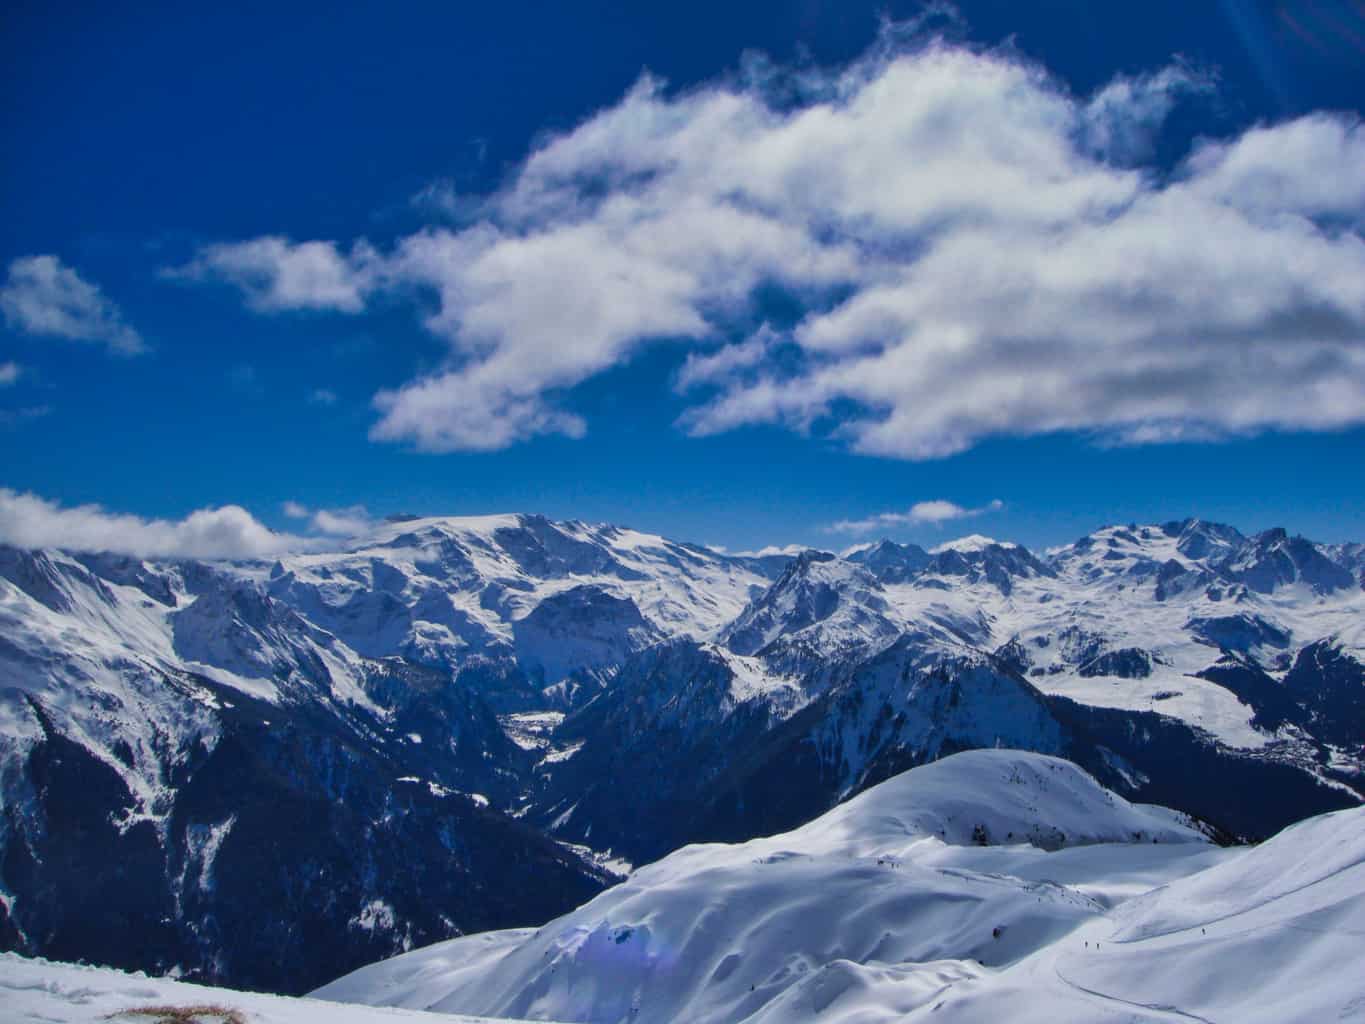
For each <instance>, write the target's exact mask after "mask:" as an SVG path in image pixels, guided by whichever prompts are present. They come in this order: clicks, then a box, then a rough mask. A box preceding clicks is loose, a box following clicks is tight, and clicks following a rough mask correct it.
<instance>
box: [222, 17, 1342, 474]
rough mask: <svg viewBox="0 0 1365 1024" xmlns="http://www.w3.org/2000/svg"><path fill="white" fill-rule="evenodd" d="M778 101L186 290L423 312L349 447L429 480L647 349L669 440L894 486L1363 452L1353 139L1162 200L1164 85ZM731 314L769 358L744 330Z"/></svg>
mask: <svg viewBox="0 0 1365 1024" xmlns="http://www.w3.org/2000/svg"><path fill="white" fill-rule="evenodd" d="M888 38H890V37H888ZM780 77H781V76H780V75H778V74H776V73H775V72H774V71H773V69H771V68H770V69H769V73H767V74H763V75H749V76H747V77H737V78H734V79H730V80H726V81H722V82H718V83H713V84H711V85H707V86H703V87H700V88H696V89H693V90H691V91H688V92H685V93H681V94H671V93H669V92H668V90H667V89H666V88H665V87H664V86H663V85H662V84H661V83H659V82H658V81H656V80H654V79H651V78H648V77H646V78H645V79H643V80H642V81H641V82H640V83H639V84H638V85H637V86H636V87H635V88H633V89H632V90H631V91H630V92H629V93H628V94H627V95H626V96H625V97H623V98H622V99H621V100H620V102H618V103H617V104H615V105H614V106H612V107H610V108H608V109H606V110H603V111H601V112H600V113H598V114H596V115H595V116H593V117H591V118H589V119H588V120H586V121H585V122H583V123H582V124H580V125H579V126H577V127H576V128H574V129H573V130H571V131H568V132H565V133H563V134H561V135H559V136H555V137H552V138H549V139H548V140H546V141H544V142H543V143H541V144H540V145H539V146H538V147H537V148H536V149H535V150H534V151H533V152H532V153H531V155H530V156H529V157H528V159H527V160H526V161H525V162H524V163H523V164H522V166H521V167H520V168H518V169H517V170H516V172H515V173H514V174H513V175H512V176H511V177H510V178H509V181H508V184H507V185H506V186H505V187H504V188H503V189H502V190H501V191H499V192H497V193H495V194H492V195H489V196H485V197H482V199H481V200H480V202H478V203H477V204H476V205H475V206H471V207H469V209H470V210H472V211H474V213H473V214H471V216H474V217H476V218H477V219H475V220H474V221H473V222H472V223H468V224H467V225H466V226H464V227H459V228H455V227H438V228H432V229H429V230H425V231H421V232H419V233H417V234H415V235H412V236H410V237H407V238H405V239H402V240H400V241H399V242H398V243H396V244H395V245H394V246H392V247H391V249H390V251H387V252H385V253H383V254H379V253H377V252H376V250H374V249H372V248H371V247H370V246H369V245H368V244H366V243H364V242H357V243H355V244H354V245H353V246H352V247H351V248H350V250H349V251H348V252H343V251H342V250H341V249H340V248H338V247H337V246H336V245H335V244H333V243H327V242H314V243H303V244H297V245H296V244H293V243H288V242H285V241H284V240H283V239H278V238H273V239H271V238H267V239H258V240H256V241H255V242H246V243H240V244H238V245H235V246H228V247H219V249H218V250H212V251H216V252H217V255H216V256H213V257H212V259H210V256H208V255H201V262H204V261H207V262H204V265H205V266H209V265H210V263H212V264H213V265H214V266H215V267H217V268H218V272H220V273H228V274H230V275H231V274H235V275H236V276H237V278H238V283H239V284H240V285H241V286H242V287H243V288H244V290H246V291H247V294H248V296H249V298H250V300H251V301H252V302H253V304H254V305H256V306H257V308H260V309H263V310H271V309H285V308H305V307H307V308H324V307H325V308H334V309H341V310H344V311H357V310H359V309H360V308H362V307H363V305H364V303H365V300H366V299H367V297H368V296H369V295H371V294H373V293H375V292H378V291H380V290H388V291H392V292H395V293H398V294H404V295H411V294H413V293H414V292H417V293H425V294H427V295H430V296H434V300H435V306H434V311H433V312H432V313H431V315H430V316H429V317H428V318H427V319H426V321H425V325H426V326H427V328H428V329H430V330H431V331H433V332H435V333H436V334H438V335H440V336H441V337H443V338H444V339H446V341H447V342H448V345H449V356H448V359H447V360H446V362H445V364H444V365H443V366H441V367H440V368H438V369H437V370H435V371H434V372H432V373H430V374H428V375H426V376H424V377H422V378H420V379H418V380H414V381H411V382H409V383H407V384H405V385H404V386H402V387H398V388H394V389H390V390H386V391H383V392H381V393H380V394H379V395H378V396H376V399H375V402H376V406H377V408H378V410H379V411H380V413H381V418H380V419H379V421H378V423H376V425H375V426H374V428H373V429H372V432H371V436H372V437H373V438H375V439H378V440H386V441H405V442H410V443H413V444H415V445H416V446H417V447H419V448H422V449H426V450H433V451H445V450H488V449H496V448H502V447H505V446H507V445H510V444H513V443H516V442H518V441H521V440H525V439H527V438H529V437H533V436H535V435H538V434H556V433H557V434H563V435H567V436H570V437H578V436H581V435H582V434H583V433H584V432H585V431H586V430H587V428H588V424H587V423H586V421H585V420H584V419H583V417H582V416H581V415H579V414H578V413H577V412H575V411H574V409H573V408H572V404H571V395H570V392H571V390H572V389H573V388H574V387H575V386H576V385H578V384H579V383H581V382H582V381H584V380H586V379H588V378H591V377H593V376H595V375H598V374H601V373H603V372H605V371H607V370H609V369H611V368H613V367H616V366H619V365H621V364H622V363H625V362H627V361H629V360H631V359H632V358H633V357H634V355H635V354H636V353H637V352H638V351H639V350H640V348H641V346H642V345H644V344H647V343H649V342H650V341H652V340H653V341H658V340H660V339H666V340H668V341H671V342H672V343H674V344H679V345H683V346H686V347H688V348H689V349H690V350H691V351H690V354H689V356H688V358H687V360H686V362H685V363H684V365H683V368H682V370H681V371H680V373H679V375H678V378H677V380H676V382H675V386H676V389H677V390H678V391H679V392H680V393H683V394H686V395H690V396H694V398H693V401H694V404H693V405H692V407H691V408H690V409H689V410H688V411H687V412H686V413H685V414H684V416H683V417H682V419H681V421H680V425H681V426H682V427H683V428H684V429H686V430H687V431H689V432H691V433H694V434H699V435H701V434H713V433H717V432H720V431H725V430H730V429H734V428H736V427H739V426H743V425H746V424H755V423H772V424H779V425H783V426H786V427H788V428H790V429H793V430H798V431H802V432H809V433H814V434H817V435H821V436H830V437H833V438H835V439H837V440H840V441H842V442H843V443H846V444H847V445H849V446H850V447H852V448H853V449H854V450H856V451H860V452H866V453H872V454H878V455H885V456H894V457H900V458H911V459H916V458H935V457H942V456H946V455H951V454H953V453H955V452H959V451H962V450H964V449H966V448H969V447H971V446H972V445H974V444H976V443H978V442H979V441H981V440H983V439H985V438H989V437H992V436H1001V435H1009V436H1021V435H1023V436H1028V435H1037V434H1045V433H1051V432H1056V431H1079V432H1083V433H1086V434H1089V435H1092V436H1095V437H1096V438H1098V439H1100V440H1102V441H1105V442H1117V443H1155V442H1161V441H1168V440H1172V439H1180V438H1185V439H1188V438H1192V437H1204V438H1219V437H1224V436H1227V435H1233V434H1241V433H1248V432H1255V431H1259V430H1263V429H1267V428H1284V429H1306V430H1325V429H1333V428H1337V427H1342V426H1346V425H1350V424H1356V423H1361V422H1365V239H1363V238H1362V235H1361V226H1362V225H1363V224H1365V177H1362V175H1361V173H1360V167H1361V166H1362V160H1365V135H1363V134H1362V129H1361V126H1360V124H1359V122H1358V121H1357V120H1356V119H1354V118H1352V117H1350V116H1347V115H1335V114H1317V115H1313V116H1310V117H1306V118H1301V119H1299V120H1296V121H1291V122H1288V123H1284V124H1278V125H1266V126H1261V127H1257V128H1254V129H1252V130H1249V131H1247V132H1245V133H1243V134H1241V135H1239V136H1236V137H1234V138H1230V139H1226V140H1221V141H1212V142H1205V143H1201V144H1200V145H1198V146H1197V147H1196V148H1195V150H1194V152H1192V153H1191V154H1190V156H1189V158H1188V159H1187V160H1185V161H1184V162H1183V163H1182V164H1181V165H1180V166H1179V167H1178V168H1177V170H1176V171H1175V173H1173V174H1169V173H1163V172H1162V171H1160V170H1159V169H1158V168H1155V167H1150V166H1145V165H1144V164H1143V163H1142V161H1143V159H1144V158H1145V155H1146V153H1147V152H1148V150H1149V148H1150V143H1151V141H1152V139H1153V138H1154V136H1155V133H1156V132H1158V131H1159V130H1160V126H1161V122H1162V119H1163V118H1165V117H1166V116H1167V115H1168V114H1169V112H1170V111H1171V109H1172V108H1173V106H1174V104H1175V103H1176V102H1178V101H1179V100H1180V99H1181V97H1183V96H1186V95H1189V94H1191V93H1197V92H1201V91H1207V90H1208V89H1210V88H1211V87H1212V82H1211V80H1210V79H1208V78H1207V77H1206V76H1201V75H1199V74H1197V73H1195V72H1193V71H1191V70H1190V69H1189V68H1187V67H1184V66H1180V65H1176V66H1172V67H1169V68H1165V69H1158V70H1156V71H1154V72H1152V73H1150V74H1147V75H1139V76H1134V77H1125V78H1120V79H1116V80H1115V81H1114V82H1111V83H1109V84H1108V85H1107V86H1105V87H1104V88H1101V89H1100V90H1098V91H1097V92H1096V93H1095V94H1094V95H1091V96H1088V97H1087V96H1076V95H1074V94H1073V93H1072V92H1070V91H1069V90H1068V89H1067V88H1065V87H1064V86H1063V85H1061V84H1060V83H1058V82H1057V81H1056V80H1054V79H1053V78H1051V77H1050V76H1049V75H1048V74H1047V72H1046V71H1045V70H1044V69H1041V68H1039V67H1037V66H1035V65H1032V64H1028V63H1026V62H1024V61H1023V60H1021V59H1020V58H1018V57H1017V56H1015V55H1012V54H1010V53H990V52H977V51H972V50H969V49H966V48H963V47H960V46H953V45H948V44H945V43H941V42H931V43H927V44H920V45H918V46H916V47H913V48H907V47H906V46H904V45H901V46H900V47H899V48H897V46H895V45H891V44H890V43H889V42H886V43H884V44H883V45H881V46H879V47H877V48H876V49H875V50H874V51H873V53H871V54H870V55H869V56H867V57H866V58H864V59H862V60H860V61H857V62H855V63H853V64H852V65H850V66H849V67H847V68H844V69H842V70H839V71H837V72H834V73H830V74H826V75H818V74H810V73H802V74H799V75H796V76H789V77H791V78H792V79H793V81H794V82H795V84H794V85H793V84H792V83H791V82H788V83H787V85H786V86H784V91H782V93H781V95H780V96H778V95H776V94H775V93H774V92H773V91H770V90H773V89H774V88H775V87H774V86H773V85H772V82H773V81H774V80H775V79H777V78H780ZM788 86H789V87H788ZM205 253H206V254H211V250H205ZM294 260H297V261H298V262H299V263H300V264H301V265H306V266H307V267H309V268H312V269H310V270H309V271H308V272H306V273H304V272H300V273H298V274H294V275H291V274H289V273H286V271H285V269H284V268H285V266H286V265H288V264H290V263H291V261H294ZM223 268H227V269H226V270H224V269H223ZM291 282H292V283H291ZM300 282H302V283H300ZM760 287H763V288H776V289H778V290H779V291H781V292H784V293H785V294H786V295H787V296H789V297H790V298H791V299H792V300H793V301H794V302H795V303H796V304H797V306H798V308H799V309H803V310H805V313H804V315H801V316H798V319H797V322H796V324H795V326H794V327H792V328H791V329H789V330H778V329H776V328H775V327H764V326H758V327H757V328H756V326H755V320H756V319H757V318H758V316H759V314H760V313H761V312H762V309H763V306H762V305H761V303H760V302H759V300H758V299H757V298H756V296H757V293H758V290H759V289H760ZM735 339H739V340H735Z"/></svg>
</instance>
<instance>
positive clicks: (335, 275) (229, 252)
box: [166, 235, 378, 313]
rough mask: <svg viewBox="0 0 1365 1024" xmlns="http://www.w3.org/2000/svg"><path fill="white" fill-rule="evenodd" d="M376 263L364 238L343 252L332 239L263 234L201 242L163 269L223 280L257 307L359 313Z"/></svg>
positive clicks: (372, 283)
mask: <svg viewBox="0 0 1365 1024" xmlns="http://www.w3.org/2000/svg"><path fill="white" fill-rule="evenodd" d="M377 263H378V258H377V256H376V254H375V252H374V250H373V249H372V248H371V247H370V245H369V244H368V243H367V242H363V241H361V242H357V243H356V244H355V245H353V246H352V247H351V250H350V252H348V253H343V252H342V251H341V250H340V249H339V248H338V247H337V245H336V243H334V242H291V241H290V240H289V239H287V238H283V237H280V236H277V235H269V236H266V237H263V238H254V239H251V240H249V241H245V242H226V243H220V244H217V245H206V246H204V247H203V248H201V249H200V250H199V252H198V254H197V255H196V257H195V258H194V260H193V261H191V262H190V263H189V264H187V265H185V266H183V267H176V268H172V269H170V270H168V271H166V273H167V275H168V276H171V277H180V278H185V279H189V280H196V281H203V280H219V281H225V282H227V283H228V284H231V285H234V286H235V287H236V288H238V289H239V290H240V291H241V292H242V294H243V295H244V296H245V297H246V301H247V304H248V305H249V306H250V307H251V308H252V309H254V310H256V311H258V312H261V313H280V312H286V311H293V310H307V311H333V312H338V313H359V312H360V311H361V310H362V309H364V308H365V299H366V296H367V295H368V294H369V292H370V291H372V290H373V288H374V287H375V284H376V273H377V270H378V266H377Z"/></svg>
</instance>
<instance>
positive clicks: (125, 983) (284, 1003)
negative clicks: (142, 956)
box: [0, 953, 507, 1024]
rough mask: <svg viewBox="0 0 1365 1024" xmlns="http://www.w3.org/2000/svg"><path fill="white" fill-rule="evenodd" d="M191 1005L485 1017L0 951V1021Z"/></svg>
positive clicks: (352, 1016)
mask: <svg viewBox="0 0 1365 1024" xmlns="http://www.w3.org/2000/svg"><path fill="white" fill-rule="evenodd" d="M192 1007H199V1008H202V1009H203V1010H204V1011H205V1012H202V1013H200V1014H197V1015H195V1016H193V1017H191V1018H190V1024H239V1022H240V1024H489V1022H487V1021H483V1020H481V1019H480V1018H477V1017H464V1016H451V1015H446V1014H433V1013H420V1012H417V1011H413V1010H390V1009H375V1008H373V1007H369V1006H341V1005H338V1004H336V1003H327V1002H323V1001H321V1000H317V999H290V998H288V997H285V996H268V995H261V994H259V993H255V992H234V991H232V990H231V989H224V988H209V987H208V986H205V985H189V984H185V983H183V982H178V981H171V980H168V979H165V978H148V977H146V976H145V975H142V974H125V973H123V972H122V971H115V970H110V969H108V968H103V967H86V966H81V965H76V964H62V963H54V962H51V961H47V960H30V959H26V958H24V957H21V956H17V955H15V954H13V953H0V1021H3V1022H4V1024H30V1022H35V1024H36V1022H42V1024H93V1022H95V1021H101V1022H109V1021H114V1022H120V1021H124V1022H127V1024H158V1022H159V1021H160V1020H162V1019H164V1016H165V1015H164V1014H163V1015H157V1014H154V1013H148V1012H146V1011H148V1010H152V1009H154V1008H165V1009H168V1010H169V1009H172V1008H173V1009H180V1010H185V1009H189V1008H192ZM217 1011H222V1012H217ZM234 1012H235V1013H236V1014H237V1018H236V1019H235V1020H234V1018H233V1017H232V1014H233V1013H234ZM500 1024H507V1022H506V1021H502V1022H500Z"/></svg>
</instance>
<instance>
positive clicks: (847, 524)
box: [825, 498, 1005, 533]
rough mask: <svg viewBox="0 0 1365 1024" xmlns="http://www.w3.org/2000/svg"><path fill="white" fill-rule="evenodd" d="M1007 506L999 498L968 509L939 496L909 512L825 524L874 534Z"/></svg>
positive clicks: (939, 523) (830, 529)
mask: <svg viewBox="0 0 1365 1024" xmlns="http://www.w3.org/2000/svg"><path fill="white" fill-rule="evenodd" d="M1004 507H1005V503H1004V502H1003V501H1001V500H1000V499H999V498H996V499H995V500H994V501H990V502H987V503H986V504H985V505H980V506H978V507H976V508H964V507H963V506H961V505H958V504H956V503H955V502H951V501H945V500H944V499H942V498H935V499H933V500H932V501H920V502H916V503H915V504H913V505H911V506H910V508H909V509H908V510H907V511H905V512H881V513H878V514H877V515H875V516H868V517H867V518H866V519H841V520H839V522H837V523H831V524H830V525H829V526H827V527H825V531H826V532H827V533H872V532H874V531H876V530H887V529H894V528H896V527H898V526H924V525H926V524H927V525H932V526H942V525H943V524H944V523H947V522H952V521H953V520H955V519H971V518H973V517H975V516H979V515H984V514H985V513H987V512H998V511H1000V510H1001V509H1002V508H1004Z"/></svg>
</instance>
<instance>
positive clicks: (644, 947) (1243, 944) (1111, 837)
mask: <svg viewBox="0 0 1365 1024" xmlns="http://www.w3.org/2000/svg"><path fill="white" fill-rule="evenodd" d="M983 843H984V844H988V845H981V844H983ZM1363 935H1365V810H1354V811H1343V812H1338V813H1334V814H1329V815H1324V816H1321V817H1319V818H1315V819H1312V820H1310V821H1307V822H1304V823H1303V824H1301V825H1298V826H1295V827H1293V828H1291V829H1288V830H1286V831H1285V832H1284V833H1282V834H1280V835H1278V836H1276V837H1275V838H1273V839H1271V840H1269V841H1267V842H1266V843H1264V844H1262V845H1261V846H1260V847H1257V848H1254V849H1250V850H1248V849H1222V848H1219V847H1216V846H1214V845H1212V844H1210V843H1209V842H1208V841H1207V840H1206V839H1205V837H1204V835H1203V834H1202V833H1201V832H1200V831H1199V829H1198V828H1196V827H1194V823H1193V822H1189V821H1182V820H1181V816H1179V815H1176V814H1174V813H1173V812H1169V811H1166V810H1164V809H1162V808H1149V807H1143V806H1140V805H1133V804H1130V803H1128V802H1127V801H1125V800H1123V799H1122V798H1121V797H1118V796H1117V795H1116V794H1113V793H1111V792H1109V791H1107V790H1104V789H1103V788H1102V787H1100V786H1099V785H1098V784H1096V783H1095V782H1094V780H1093V779H1091V778H1090V777H1089V776H1087V775H1086V774H1085V773H1084V772H1082V771H1081V770H1080V769H1078V768H1076V767H1075V766H1074V765H1072V764H1070V763H1069V762H1066V761H1062V760H1059V759H1056V758H1051V757H1046V756H1043V755H1038V754H1030V753H1021V752H1015V751H994V750H990V751H971V752H967V753H962V754H957V755H954V756H952V757H949V758H945V759H944V760H942V761H939V762H937V763H935V764H932V765H926V766H923V767H920V768H915V769H912V770H911V771H909V772H906V773H904V774H902V775H900V776H898V777H896V778H893V779H891V780H889V781H887V782H885V783H882V784H881V785H879V786H876V787H873V788H872V789H870V790H868V791H866V792H864V793H863V794H861V795H860V796H858V797H855V798H854V799H852V800H850V801H848V802H847V803H846V804H844V805H842V806H840V807H838V808H836V809H834V810H833V811H830V812H829V813H828V814H825V815H824V816H822V817H821V818H819V819H817V820H815V821H813V822H811V823H810V824H808V825H806V826H804V827H802V828H799V829H796V830H795V831H792V832H789V833H786V834H783V835H777V836H772V837H769V838H764V839H756V840H752V841H750V842H747V843H742V844H737V845H723V844H705V845H695V846H689V847H686V848H684V849H682V850H679V851H677V852H676V853H674V854H671V855H670V856H668V857H665V858H664V859H663V860H661V861H659V862H657V863H655V864H652V865H648V866H646V867H643V868H641V869H639V870H637V871H636V872H635V873H634V874H632V875H631V876H630V878H629V879H628V880H626V881H625V882H623V883H622V884H620V885H617V886H615V887H614V888H612V889H609V890H608V891H606V892H604V893H603V894H602V895H600V896H598V897H597V898H596V899H594V900H592V901H591V902H589V903H588V904H586V905H585V906H583V907H581V908H579V909H578V910H577V911H575V912H573V913H571V914H568V915H566V916H564V917H562V918H560V919H558V920H556V921H553V922H551V923H549V924H547V925H545V926H544V927H543V928H540V929H537V930H520V931H512V932H501V933H489V934H484V935H476V936H470V937H467V938H461V939H456V940H453V941H450V942H446V943H441V944H438V945H436V946H432V947H429V948H426V949H422V950H417V951H415V952H412V953H408V954H405V955H403V956H399V957H395V958H394V959H391V960H388V961H385V962H382V963H379V964H375V965H373V966H370V967H366V968H362V969H361V970H359V971H356V972H354V973H352V974H350V975H348V976H346V977H344V978H341V979H339V980H338V981H336V982H333V983H332V984H330V985H327V986H324V987H323V988H322V989H320V990H318V992H317V993H315V995H317V996H319V997H322V998H327V999H336V1000H341V1001H348V1002H359V1003H365V1004H367V1005H375V1006H398V1007H406V1008H410V1009H430V1010H436V1011H441V1012H466V1013H477V1014H484V1015H488V1016H494V1017H515V1018H526V1019H532V1020H551V1019H558V1020H565V1021H581V1022H585V1024H586V1022H593V1024H608V1022H612V1024H615V1022H620V1024H625V1022H668V1021H694V1022H697V1024H705V1022H712V1024H733V1022H739V1021H744V1022H749V1024H759V1022H763V1024H778V1022H784V1024H802V1022H806V1021H811V1022H814V1021H820V1022H830V1021H834V1022H839V1024H874V1022H882V1021H893V1020H897V1021H900V1020H909V1021H917V1020H920V1019H924V1020H925V1021H934V1022H936V1024H938V1022H944V1021H948V1022H957V1021H999V1020H1011V1021H1038V1022H1058V1021H1076V1022H1094V1021H1111V1020H1112V1021H1146V1020H1152V1021H1167V1020H1188V1019H1195V1020H1218V1021H1247V1022H1256V1021H1265V1022H1276V1024H1284V1022H1291V1021H1298V1020H1305V1021H1306V1020H1315V1021H1317V1020H1349V1019H1356V1018H1357V1017H1360V1018H1361V1019H1365V974H1363V973H1362V972H1361V971H1360V969H1359V952H1358V951H1359V941H1360V938H1361V937H1362V936H1363Z"/></svg>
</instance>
